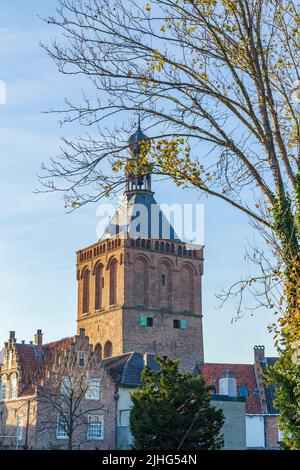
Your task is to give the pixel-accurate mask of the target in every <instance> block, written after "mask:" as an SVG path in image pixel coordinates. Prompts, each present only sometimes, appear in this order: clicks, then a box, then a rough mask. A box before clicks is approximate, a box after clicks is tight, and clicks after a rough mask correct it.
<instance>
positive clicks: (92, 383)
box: [85, 378, 101, 400]
mask: <svg viewBox="0 0 300 470" xmlns="http://www.w3.org/2000/svg"><path fill="white" fill-rule="evenodd" d="M100 393H101V392H100V379H93V378H91V379H88V380H87V390H86V392H85V399H86V400H100Z"/></svg>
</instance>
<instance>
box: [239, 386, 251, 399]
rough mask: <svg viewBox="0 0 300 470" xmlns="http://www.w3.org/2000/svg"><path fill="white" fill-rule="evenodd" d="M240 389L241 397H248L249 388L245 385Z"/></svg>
mask: <svg viewBox="0 0 300 470" xmlns="http://www.w3.org/2000/svg"><path fill="white" fill-rule="evenodd" d="M238 391H239V396H240V397H247V396H248V395H249V393H248V389H247V387H245V386H241V387H238Z"/></svg>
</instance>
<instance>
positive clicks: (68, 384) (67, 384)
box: [61, 377, 72, 397]
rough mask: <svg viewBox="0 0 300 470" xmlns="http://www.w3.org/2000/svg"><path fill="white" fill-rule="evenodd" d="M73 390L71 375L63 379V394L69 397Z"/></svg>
mask: <svg viewBox="0 0 300 470" xmlns="http://www.w3.org/2000/svg"><path fill="white" fill-rule="evenodd" d="M71 390H72V380H71V379H70V377H66V378H65V379H63V381H62V384H61V395H62V396H63V397H69V396H70V392H71Z"/></svg>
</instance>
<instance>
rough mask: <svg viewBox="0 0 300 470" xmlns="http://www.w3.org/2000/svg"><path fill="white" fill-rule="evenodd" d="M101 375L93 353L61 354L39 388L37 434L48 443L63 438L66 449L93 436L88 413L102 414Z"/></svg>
mask: <svg viewBox="0 0 300 470" xmlns="http://www.w3.org/2000/svg"><path fill="white" fill-rule="evenodd" d="M81 354H83V351H81ZM103 374H104V372H103V370H102V369H101V366H100V364H99V358H98V356H97V354H95V353H91V352H86V353H85V355H82V357H81V358H80V359H79V360H78V352H77V351H73V352H72V351H70V352H68V353H67V354H66V355H64V356H61V357H60V359H59V361H58V363H57V364H56V365H55V366H54V367H53V368H52V369H51V371H49V372H48V374H47V377H46V378H45V379H44V380H43V383H42V385H41V386H40V387H39V389H38V395H37V399H36V401H37V404H38V406H39V420H38V433H39V435H40V436H41V435H43V436H45V437H46V439H48V441H49V443H50V442H51V440H52V442H53V441H55V442H57V439H63V440H61V441H60V442H61V443H62V446H66V447H67V449H68V450H72V449H74V448H80V446H81V445H82V444H83V443H84V442H86V441H87V440H88V439H92V437H93V436H88V433H89V431H88V429H89V425H90V424H91V423H90V422H89V416H90V415H92V416H100V415H101V410H102V409H103V404H102V402H101V400H100V378H102V377H103ZM99 412H100V413H99ZM65 443H67V444H66V445H65Z"/></svg>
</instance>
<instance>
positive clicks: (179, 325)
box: [173, 320, 186, 330]
mask: <svg viewBox="0 0 300 470" xmlns="http://www.w3.org/2000/svg"><path fill="white" fill-rule="evenodd" d="M173 328H176V329H179V330H186V320H173Z"/></svg>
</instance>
